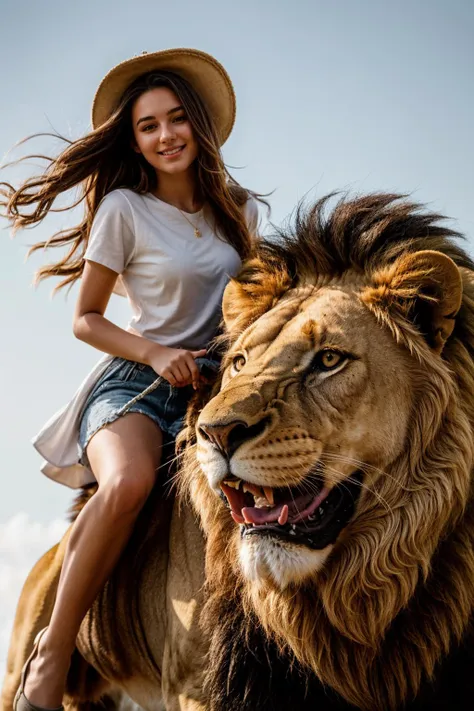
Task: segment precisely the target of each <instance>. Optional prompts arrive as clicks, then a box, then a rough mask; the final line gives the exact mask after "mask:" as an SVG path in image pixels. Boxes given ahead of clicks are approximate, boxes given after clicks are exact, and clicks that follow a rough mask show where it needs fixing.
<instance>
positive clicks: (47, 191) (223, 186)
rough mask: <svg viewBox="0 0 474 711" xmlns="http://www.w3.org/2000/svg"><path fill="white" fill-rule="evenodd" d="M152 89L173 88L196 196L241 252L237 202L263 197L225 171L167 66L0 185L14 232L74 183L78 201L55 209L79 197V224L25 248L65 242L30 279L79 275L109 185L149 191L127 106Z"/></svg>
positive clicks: (211, 137)
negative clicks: (190, 138) (53, 153)
mask: <svg viewBox="0 0 474 711" xmlns="http://www.w3.org/2000/svg"><path fill="white" fill-rule="evenodd" d="M157 87H167V88H169V89H171V90H172V91H173V92H174V93H175V94H176V96H177V98H178V100H179V101H180V103H181V104H182V106H183V108H184V110H185V112H186V114H187V116H188V119H189V121H190V123H191V126H192V128H193V131H194V135H195V137H196V140H197V142H198V145H199V155H198V158H197V160H196V178H197V189H198V191H199V195H197V196H196V197H197V198H199V199H201V200H202V201H205V202H206V203H207V204H208V205H209V207H210V209H211V210H212V214H213V216H214V219H215V224H216V229H217V230H218V232H219V233H220V234H222V236H223V237H224V238H225V240H226V241H227V242H229V244H231V245H232V246H233V247H234V248H235V249H236V250H237V252H238V253H239V255H240V256H241V257H242V258H244V257H246V256H247V255H248V253H249V250H250V245H251V236H250V235H249V232H248V229H247V225H246V222H245V218H244V216H243V213H242V206H243V205H244V204H245V202H246V201H247V199H248V198H249V196H250V195H252V196H254V197H256V198H257V199H259V200H260V201H262V202H265V201H264V200H262V198H261V196H259V195H257V194H256V193H252V192H250V191H248V190H245V189H244V188H242V187H241V186H240V185H239V183H237V181H236V180H234V178H232V176H231V175H230V174H229V172H228V170H227V168H226V166H225V164H224V161H223V159H222V155H221V152H220V148H219V141H218V137H217V131H216V127H215V125H214V122H213V120H212V117H211V116H210V114H209V112H208V111H207V109H206V107H205V105H204V102H203V101H202V99H201V97H200V96H199V95H198V94H197V92H196V91H195V90H194V89H193V87H192V86H191V85H190V84H189V82H187V81H186V80H185V79H184V78H183V77H180V76H179V75H177V74H175V73H173V72H167V71H160V72H151V73H148V74H145V75H143V76H141V77H139V78H138V79H137V80H136V81H135V82H133V84H131V85H130V86H129V88H128V89H127V90H126V91H125V92H124V94H123V96H122V99H121V101H120V103H119V105H118V107H117V109H116V110H115V112H114V113H113V114H112V115H111V116H110V118H109V119H108V120H107V121H106V122H105V123H104V124H103V125H102V126H100V127H99V128H97V129H95V130H93V131H91V132H90V133H89V134H87V135H86V136H84V137H83V138H80V139H78V140H76V141H69V140H68V139H65V138H62V137H61V136H58V138H60V139H61V140H63V141H66V142H67V143H68V146H67V148H66V149H65V150H64V151H63V152H62V153H60V155H59V156H58V157H57V158H47V160H48V162H49V165H48V167H47V168H46V170H45V171H44V173H43V174H42V175H40V176H36V177H32V178H29V179H28V180H26V181H25V182H24V183H23V184H22V185H21V186H20V187H19V188H18V189H15V188H14V187H13V186H12V185H10V184H9V183H5V182H3V183H0V206H1V207H2V208H3V209H4V210H5V212H4V216H6V217H7V219H9V220H10V222H11V224H12V226H13V229H14V230H15V231H16V230H17V229H21V228H22V227H29V226H33V225H35V224H38V223H39V222H41V221H42V220H43V219H44V218H45V217H46V215H47V214H48V212H49V211H50V210H52V211H54V208H53V203H54V201H55V200H56V198H57V197H58V196H59V195H61V194H62V193H64V192H66V191H68V190H71V189H72V188H75V187H80V190H81V194H80V197H79V199H78V200H76V201H75V202H73V203H72V204H71V205H70V206H69V207H68V208H61V211H63V210H64V209H69V208H72V207H75V206H77V205H78V204H79V203H81V202H82V201H84V204H85V212H84V218H83V220H82V222H81V223H80V224H79V225H77V226H76V227H73V228H71V229H68V230H61V231H59V232H56V233H55V234H54V235H53V236H52V237H50V238H49V239H48V240H46V241H45V242H38V243H37V244H35V245H33V247H31V249H30V253H31V252H35V251H37V250H39V249H44V248H47V247H63V246H66V245H67V246H68V247H69V250H68V251H67V252H66V254H65V255H64V256H63V257H62V258H61V259H60V260H59V261H58V262H56V263H55V264H47V265H45V266H43V267H41V268H40V269H39V270H38V271H37V273H36V279H37V281H41V280H42V279H45V278H47V277H50V276H59V277H62V281H61V282H60V283H59V284H58V285H57V286H56V289H60V288H61V287H63V286H66V285H68V284H70V285H72V284H73V283H74V282H75V281H76V280H77V279H78V278H79V277H80V276H81V274H82V271H83V269H84V259H83V255H84V253H85V251H86V248H87V241H88V238H89V233H90V229H91V225H92V222H93V219H94V215H95V213H96V211H97V208H98V206H99V203H100V202H101V200H102V198H103V197H104V196H105V195H107V193H109V192H111V191H112V190H115V189H117V188H130V189H131V190H134V191H135V192H137V193H147V192H152V191H153V190H155V189H156V187H157V175H156V172H155V170H154V169H153V167H152V166H151V165H149V163H147V161H146V160H145V159H144V158H143V157H142V156H141V155H139V154H137V153H136V152H135V151H134V150H133V148H132V139H133V132H132V122H131V111H132V106H133V104H134V102H135V101H136V99H137V98H138V97H139V96H141V95H142V94H143V93H145V92H146V91H149V90H150V89H153V88H157ZM30 157H31V156H27V157H25V158H24V159H22V160H28V158H30ZM28 206H34V209H33V210H32V211H30V212H27V211H25V208H27V207H28Z"/></svg>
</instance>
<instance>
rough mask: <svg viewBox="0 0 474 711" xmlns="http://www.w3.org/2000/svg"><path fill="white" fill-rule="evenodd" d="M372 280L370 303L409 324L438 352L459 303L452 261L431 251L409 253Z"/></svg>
mask: <svg viewBox="0 0 474 711" xmlns="http://www.w3.org/2000/svg"><path fill="white" fill-rule="evenodd" d="M374 281H375V288H371V289H370V290H369V291H370V292H371V296H370V301H372V302H373V301H374V300H375V301H377V302H378V306H379V307H380V306H381V305H383V306H384V307H385V308H387V309H388V310H389V311H392V313H393V312H395V313H398V314H399V315H401V316H402V317H403V318H405V319H408V320H409V321H411V322H412V323H413V324H414V325H415V326H416V327H417V329H418V330H419V331H421V333H423V335H424V336H425V338H426V340H427V342H428V344H429V346H430V347H431V348H432V349H433V350H434V351H436V352H437V353H441V351H442V350H443V347H444V344H445V343H446V341H447V340H448V338H449V336H450V335H451V333H452V332H453V329H454V324H455V317H456V314H457V312H458V311H459V309H460V306H461V302H462V278H461V273H460V271H459V269H458V267H457V266H456V264H455V263H454V262H453V260H452V259H451V258H450V257H447V256H446V255H445V254H442V253H441V252H435V251H432V250H424V251H421V252H412V253H411V254H407V255H405V256H403V257H401V258H400V259H398V260H397V261H396V262H394V263H393V264H392V265H390V267H387V268H386V269H384V270H383V271H381V272H378V273H377V274H375V275H374ZM367 296H368V294H367ZM367 296H366V297H365V298H364V300H366V298H367Z"/></svg>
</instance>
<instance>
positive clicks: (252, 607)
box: [181, 194, 474, 709]
mask: <svg viewBox="0 0 474 711" xmlns="http://www.w3.org/2000/svg"><path fill="white" fill-rule="evenodd" d="M327 205H328V198H324V199H322V200H320V201H319V202H317V203H316V205H315V206H314V207H312V208H311V209H309V210H305V209H303V208H300V209H299V210H298V212H297V214H296V221H295V224H296V226H295V229H294V230H288V231H285V232H283V231H281V232H279V233H278V234H277V235H276V238H273V239H267V240H264V241H263V242H262V243H261V244H260V245H259V246H258V248H257V251H256V253H255V255H254V256H253V258H252V259H251V260H249V261H248V262H247V263H246V264H245V265H244V267H243V269H242V272H241V273H240V275H239V276H238V278H237V279H236V280H234V282H233V289H232V301H231V302H228V303H227V304H225V307H226V312H227V318H226V320H227V324H226V325H227V330H226V333H225V334H224V336H223V337H222V339H221V340H222V342H224V343H225V344H226V345H227V346H231V345H232V343H234V342H235V340H236V339H237V338H238V337H239V336H240V335H241V334H242V333H243V332H244V331H245V329H247V328H248V327H249V326H250V325H251V324H253V323H254V322H255V321H256V320H257V319H258V318H259V317H260V316H261V315H262V314H264V313H266V312H268V311H270V310H271V309H272V307H273V306H274V305H275V304H276V303H277V302H278V301H279V300H280V299H281V298H282V297H283V296H284V295H285V294H286V293H287V292H288V291H289V290H291V289H294V288H296V287H297V286H300V285H304V284H313V285H315V286H319V285H322V284H326V283H329V282H332V281H337V282H339V283H341V282H344V278H345V275H346V273H349V272H351V273H352V274H353V273H354V272H358V273H360V274H361V275H367V274H370V275H374V274H377V275H378V276H377V279H378V283H377V284H375V285H372V286H370V287H367V288H365V290H363V291H362V294H361V298H362V300H363V301H364V303H365V304H366V306H367V307H368V308H369V309H371V310H372V311H373V313H374V314H375V315H376V316H377V318H378V319H379V320H382V321H383V322H384V324H385V325H386V326H387V327H388V328H389V329H390V331H391V333H392V335H393V336H394V338H395V339H396V340H397V341H398V342H401V343H402V344H403V345H404V346H405V347H407V348H408V349H409V351H410V352H411V353H412V355H413V356H414V357H416V358H417V360H418V361H419V362H422V363H423V365H424V366H425V369H426V372H427V373H428V376H427V379H426V381H425V382H424V383H423V388H422V389H421V390H420V393H419V400H418V407H417V409H416V412H415V413H413V418H412V422H411V426H410V428H409V433H408V436H407V441H406V448H405V451H404V453H403V455H402V456H401V457H399V458H398V459H397V461H396V462H395V463H394V464H393V466H392V468H391V470H389V471H388V472H387V476H386V477H382V478H381V479H380V481H379V484H378V488H377V490H376V491H373V492H372V495H368V496H365V498H364V500H363V502H361V503H360V504H359V506H358V509H357V514H356V516H355V517H354V520H353V521H352V522H351V532H350V537H349V536H344V535H342V537H341V540H340V541H338V544H337V546H336V548H335V550H334V552H333V554H332V556H331V559H330V563H329V564H328V565H327V566H325V567H324V568H323V570H322V572H321V573H320V574H318V578H317V579H315V580H314V581H311V582H306V583H305V584H303V585H301V586H299V587H298V586H290V587H289V588H286V589H284V590H281V589H278V588H277V587H276V586H272V585H271V583H269V582H268V581H267V583H266V584H265V585H260V586H258V587H256V586H254V585H252V584H251V583H249V582H248V581H247V580H245V579H244V577H243V575H242V572H241V570H240V567H239V561H238V551H237V545H238V538H237V536H236V535H235V529H236V526H235V524H234V523H233V521H232V520H231V519H230V517H229V515H228V513H227V510H226V509H225V508H224V506H221V505H219V504H218V503H216V498H215V494H214V493H213V492H211V490H210V488H209V486H208V483H207V480H206V477H205V475H204V472H203V471H202V470H201V468H200V465H199V463H198V462H197V460H196V445H195V438H194V435H193V428H194V426H195V424H196V421H197V417H198V411H197V409H195V410H194V411H192V412H191V413H190V414H189V419H188V425H189V427H188V430H187V436H188V441H187V445H186V451H185V455H184V466H183V469H182V472H181V474H182V485H183V491H184V492H185V493H186V494H187V495H188V496H189V498H190V500H191V502H192V504H193V505H194V508H195V510H196V512H197V513H198V515H199V516H200V517H201V520H202V525H203V529H204V532H205V535H206V539H207V543H206V575H207V585H208V592H209V598H208V602H207V604H206V607H205V610H204V615H203V628H204V629H205V630H211V632H210V636H211V642H210V652H209V668H208V671H207V686H206V688H207V691H208V694H209V696H210V698H211V706H210V708H216V709H217V708H221V706H220V705H219V704H221V703H223V702H222V688H223V687H226V688H227V689H234V688H235V683H236V682H235V679H236V678H237V675H238V663H237V662H236V661H235V659H236V658H237V657H238V655H239V648H238V647H239V645H243V646H245V645H246V643H247V642H246V641H248V640H249V639H250V638H252V636H253V635H254V634H255V630H256V629H260V630H263V631H264V635H265V636H266V638H267V639H268V640H269V643H271V644H274V645H275V646H276V648H277V650H278V654H280V655H286V657H287V658H288V660H289V663H290V665H291V664H294V665H296V666H297V667H298V669H299V670H300V673H303V674H305V675H306V676H307V677H308V678H310V676H311V674H315V675H316V676H317V678H318V679H319V680H320V681H321V682H322V683H323V684H324V685H327V686H328V687H331V688H332V689H334V690H336V691H337V692H338V693H339V694H340V695H341V696H342V697H343V698H344V699H345V700H346V701H347V702H349V703H351V704H354V705H356V706H357V707H358V708H361V709H397V708H399V706H400V705H402V704H403V703H404V702H405V701H407V700H409V699H412V698H414V697H415V696H416V695H417V693H418V691H419V689H420V685H421V684H422V682H424V681H426V680H427V679H430V678H432V677H433V675H434V674H435V672H436V669H437V668H438V666H439V664H440V663H441V661H442V659H443V657H444V656H445V655H447V654H448V652H449V651H450V650H451V649H452V648H453V647H454V646H455V645H456V644H458V643H460V641H461V640H462V639H463V637H464V636H465V635H466V634H467V632H468V628H469V625H470V620H471V617H472V614H473V609H474V490H473V479H472V474H471V472H472V466H473V440H474V437H473V434H474V432H473V430H474V369H473V355H474V280H473V277H474V264H473V262H472V261H471V260H470V258H469V257H468V256H467V254H466V253H465V252H464V251H463V250H462V248H461V247H460V246H459V245H458V244H457V243H456V239H457V238H459V237H460V235H459V234H458V233H457V232H455V231H453V230H451V229H449V228H447V227H444V226H442V225H441V224H440V223H441V221H442V220H443V219H444V218H442V217H441V216H439V215H435V214H427V213H425V212H423V211H422V210H421V208H420V207H419V206H418V205H415V204H412V203H410V202H408V201H406V200H405V199H404V198H401V197H400V196H397V195H383V194H376V195H369V196H366V197H362V198H358V199H353V200H350V199H342V200H340V201H339V202H338V203H337V205H336V206H335V208H334V209H333V210H332V211H331V212H329V213H327ZM422 250H434V251H436V252H441V253H442V254H445V255H447V256H448V257H450V258H451V259H452V260H453V261H454V262H455V264H456V265H457V266H458V268H459V270H460V272H461V275H462V280H463V298H462V306H461V308H460V310H459V313H458V314H457V316H456V320H455V325H454V330H453V331H452V334H451V335H450V337H449V339H448V340H447V343H446V345H445V347H444V349H443V352H442V358H440V357H439V355H438V354H436V353H435V352H434V351H433V350H432V349H429V348H425V347H423V346H422V345H420V343H421V341H422V339H420V334H422V335H424V336H425V337H427V334H426V333H425V330H424V326H425V323H424V319H423V313H424V311H423V307H424V306H423V305H424V304H425V303H428V302H431V303H435V302H436V300H437V298H438V294H437V291H436V279H434V282H432V284H431V289H430V290H428V291H423V290H422V289H421V288H420V287H419V279H418V280H417V279H416V278H415V279H413V278H412V277H413V275H412V274H411V275H408V274H407V275H406V279H405V281H404V276H405V275H403V274H402V275H401V278H400V280H401V282H403V283H402V287H403V290H400V292H399V293H398V294H397V295H396V296H394V297H393V301H394V304H393V306H394V308H393V309H392V311H391V314H390V316H387V314H386V312H382V311H381V310H380V308H379V301H380V298H381V293H382V292H383V293H384V295H385V297H386V296H387V294H386V293H385V292H386V290H387V289H386V285H385V281H384V274H386V273H389V272H390V269H391V266H392V265H393V264H394V263H395V262H396V261H398V260H400V259H402V258H404V257H408V256H409V255H410V254H412V253H414V252H418V251H422ZM399 263H400V262H399ZM421 276H422V275H421V274H418V277H421ZM433 283H434V287H433ZM400 293H402V294H403V297H404V298H400ZM405 297H406V299H405ZM414 300H418V303H419V307H420V308H419V309H418V314H419V316H418V321H417V320H416V319H415V320H413V318H409V316H410V313H409V311H410V308H411V307H408V306H407V303H408V301H409V302H410V304H412V303H413V301H414ZM224 362H225V361H224ZM218 389H219V386H218V385H217V386H216V388H215V390H214V393H215V392H217V391H218ZM395 482H396V483H395ZM381 502H384V503H383V505H382V504H381ZM433 620H435V621H436V623H435V624H433ZM229 635H230V636H229ZM232 635H233V636H232ZM237 641H238V644H237ZM229 649H232V650H233V652H232V653H233V654H234V656H235V659H234V662H233V663H230V664H228V665H227V666H226V663H225V662H226V660H227V661H228V657H229ZM223 674H225V675H227V676H226V677H225V678H223ZM308 683H309V682H308ZM245 684H247V687H245ZM250 684H251V681H250V677H249V680H248V681H247V682H243V685H244V689H243V691H242V692H241V698H243V697H244V696H245V695H246V694H250V691H251V690H250ZM245 689H247V690H245ZM239 693H240V692H239ZM242 703H243V702H242ZM212 704H214V706H213V705H212ZM228 708H229V709H230V708H234V706H231V705H230V706H228ZM235 708H238V705H237V704H236V705H235ZM241 708H244V706H243V705H242V706H241ZM245 708H247V707H245ZM249 708H250V707H249Z"/></svg>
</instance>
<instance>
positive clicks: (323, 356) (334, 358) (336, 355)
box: [311, 348, 346, 371]
mask: <svg viewBox="0 0 474 711" xmlns="http://www.w3.org/2000/svg"><path fill="white" fill-rule="evenodd" d="M344 360H346V356H345V355H344V354H343V353H340V352H339V351H333V350H331V349H329V348H328V349H326V350H324V351H320V352H319V353H317V354H316V357H315V359H314V360H313V363H312V367H311V370H313V371H314V370H334V368H336V367H337V366H338V365H340V364H341V363H342V362H343V361H344Z"/></svg>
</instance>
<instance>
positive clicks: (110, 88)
mask: <svg viewBox="0 0 474 711" xmlns="http://www.w3.org/2000/svg"><path fill="white" fill-rule="evenodd" d="M160 70H166V71H171V72H175V73H176V74H178V75H179V76H181V77H183V78H184V79H187V81H188V82H189V83H190V84H191V86H192V87H193V88H194V89H195V91H197V93H198V94H199V95H200V97H201V98H202V100H203V102H204V104H205V106H206V108H207V110H208V111H209V113H210V115H211V116H212V118H213V120H214V123H215V126H216V129H217V132H218V136H219V142H220V145H222V144H223V143H225V141H226V140H227V139H228V137H229V135H230V132H231V131H232V127H233V125H234V121H235V110H236V101H235V93H234V88H233V86H232V82H231V80H230V77H229V75H228V74H227V72H226V70H225V69H224V67H223V66H222V65H221V64H220V63H219V62H218V61H217V60H216V59H214V57H212V56H211V55H210V54H207V53H206V52H201V51H200V50H198V49H184V48H179V49H165V50H161V51H159V52H153V53H150V54H141V55H139V56H138V57H133V58H132V59H128V60H126V61H125V62H121V63H120V64H117V66H115V67H114V68H113V69H111V70H110V72H109V73H108V74H106V76H105V77H104V78H103V79H102V81H101V83H100V85H99V88H98V89H97V92H96V94H95V97H94V101H93V104H92V126H93V128H95V129H96V128H99V127H100V126H102V124H103V123H105V121H107V119H108V118H110V116H111V115H112V113H113V112H114V110H115V109H116V108H117V106H118V104H119V102H120V99H121V97H122V95H123V93H124V91H125V90H126V89H127V87H129V86H130V84H131V83H132V82H134V81H135V79H138V77H140V76H142V75H143V74H147V73H148V72H153V71H160Z"/></svg>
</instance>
